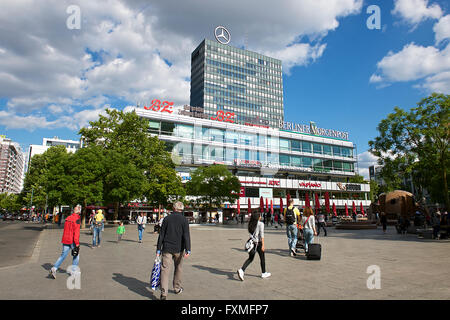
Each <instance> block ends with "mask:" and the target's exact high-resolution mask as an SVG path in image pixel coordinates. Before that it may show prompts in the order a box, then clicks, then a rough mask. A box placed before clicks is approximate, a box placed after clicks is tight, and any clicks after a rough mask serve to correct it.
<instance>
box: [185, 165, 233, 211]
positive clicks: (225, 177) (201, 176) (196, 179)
mask: <svg viewBox="0 0 450 320" xmlns="http://www.w3.org/2000/svg"><path fill="white" fill-rule="evenodd" d="M191 177H192V179H191V180H190V181H189V182H188V183H187V186H186V187H187V194H188V195H191V196H196V197H198V198H197V200H198V202H199V203H201V204H202V205H204V206H205V207H206V208H207V209H208V210H209V211H211V210H212V209H213V208H219V207H220V206H221V205H222V204H223V203H224V202H230V203H234V202H235V201H236V200H237V199H238V198H239V191H240V187H241V183H240V182H239V179H238V178H237V177H235V176H233V174H232V173H231V172H230V171H229V170H228V169H227V167H226V166H224V165H218V164H215V165H210V166H208V167H199V168H197V169H196V170H195V171H194V172H193V173H192V174H191Z"/></svg>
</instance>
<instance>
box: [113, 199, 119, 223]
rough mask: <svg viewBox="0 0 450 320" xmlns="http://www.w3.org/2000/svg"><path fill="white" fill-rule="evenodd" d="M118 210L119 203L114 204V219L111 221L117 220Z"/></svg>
mask: <svg viewBox="0 0 450 320" xmlns="http://www.w3.org/2000/svg"><path fill="white" fill-rule="evenodd" d="M119 208H120V203H119V202H116V203H115V207H114V218H113V220H117V219H118V218H119Z"/></svg>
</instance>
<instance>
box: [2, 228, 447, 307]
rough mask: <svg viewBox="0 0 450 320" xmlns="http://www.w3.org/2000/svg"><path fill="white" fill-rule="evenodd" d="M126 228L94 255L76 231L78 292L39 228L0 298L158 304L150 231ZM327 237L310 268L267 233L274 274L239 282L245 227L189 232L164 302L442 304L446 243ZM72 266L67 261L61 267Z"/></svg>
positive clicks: (332, 233)
mask: <svg viewBox="0 0 450 320" xmlns="http://www.w3.org/2000/svg"><path fill="white" fill-rule="evenodd" d="M125 227H126V234H125V236H124V239H123V240H122V242H120V243H116V240H117V236H116V228H115V227H114V228H113V227H109V228H106V229H105V231H104V232H103V238H102V244H101V247H100V248H96V249H92V248H91V247H90V245H91V242H92V238H91V236H90V235H89V232H88V230H82V231H81V236H80V242H81V250H80V268H81V282H80V283H81V289H73V290H69V289H68V288H67V285H66V282H67V279H68V277H69V275H68V274H67V273H65V272H58V273H57V277H56V279H51V278H49V277H48V270H49V269H50V268H51V266H52V264H53V263H54V262H55V261H56V259H57V258H58V257H59V254H60V252H61V237H62V229H50V228H47V229H44V230H43V231H42V232H41V233H40V235H39V237H38V239H39V240H38V241H37V242H35V243H36V245H35V247H34V250H30V253H29V257H28V258H27V259H26V260H20V261H18V262H20V264H19V265H14V266H6V267H1V268H0V287H1V288H2V290H1V292H0V299H108V300H110V299H157V298H159V295H160V292H159V290H158V291H152V290H151V288H150V285H149V278H150V272H151V268H152V266H153V261H154V258H155V251H156V241H157V239H158V234H153V233H152V231H153V226H152V225H148V226H147V228H146V232H145V234H144V242H143V243H142V244H139V243H138V241H137V237H138V234H137V230H136V229H137V228H136V226H135V225H126V226H125ZM328 230H329V233H328V236H327V237H320V243H321V244H322V253H323V254H322V260H320V261H309V260H306V258H305V257H304V255H303V254H300V255H298V256H297V257H290V256H289V255H288V250H287V239H286V234H285V229H284V228H283V230H280V229H275V228H273V227H268V228H266V231H265V243H266V266H267V271H268V272H271V273H272V276H271V277H270V278H268V279H262V278H261V277H260V275H261V269H260V264H259V257H258V256H256V257H255V260H254V261H253V263H252V264H251V265H250V266H249V267H248V269H247V271H246V274H245V281H244V282H241V281H240V280H238V278H237V275H236V270H237V269H238V268H239V267H241V266H242V264H243V262H244V261H245V259H246V258H247V256H248V255H247V253H246V252H244V250H243V246H244V243H245V241H246V240H247V236H248V233H247V231H246V229H245V226H236V225H230V226H214V225H202V226H191V241H192V255H191V256H190V257H189V258H188V259H187V260H185V261H184V268H183V272H184V274H183V279H184V282H183V287H184V292H183V293H182V294H181V295H175V294H173V291H170V292H169V296H168V299H169V300H185V299H190V300H191V299H192V300H216V299H238V300H251V299H258V300H265V299H270V300H278V299H281V300H286V299H333V300H340V299H368V300H374V299H375V300H377V299H450V287H449V285H448V276H449V274H450V255H449V252H450V241H448V240H441V241H435V240H429V239H418V238H417V236H416V235H412V234H409V235H406V236H402V235H399V234H397V233H396V231H395V229H394V227H389V228H388V233H387V234H383V232H382V230H381V228H379V229H377V230H353V231H348V230H335V229H334V228H328ZM19 240H20V239H19ZM19 240H18V241H19ZM22 255H23V254H22ZM70 264H71V256H70V255H69V256H68V257H67V259H66V261H64V263H63V265H62V268H63V269H66V268H67V267H68V266H69V265H70ZM371 265H377V266H379V267H380V270H381V289H373V290H369V289H368V288H367V279H368V277H369V276H370V274H367V273H366V272H367V268H368V266H371Z"/></svg>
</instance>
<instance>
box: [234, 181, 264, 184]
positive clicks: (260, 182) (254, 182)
mask: <svg viewBox="0 0 450 320" xmlns="http://www.w3.org/2000/svg"><path fill="white" fill-rule="evenodd" d="M239 182H240V183H246V184H267V182H263V181H239Z"/></svg>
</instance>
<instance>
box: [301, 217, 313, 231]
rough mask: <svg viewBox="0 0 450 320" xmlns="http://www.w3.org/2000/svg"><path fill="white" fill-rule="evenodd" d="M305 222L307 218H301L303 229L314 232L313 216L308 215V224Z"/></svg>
mask: <svg viewBox="0 0 450 320" xmlns="http://www.w3.org/2000/svg"><path fill="white" fill-rule="evenodd" d="M306 220H308V217H303V218H302V226H303V225H304V228H305V229H311V230H314V225H315V224H316V222H315V221H314V220H315V219H314V216H313V215H310V216H309V220H308V222H306ZM305 222H306V224H305Z"/></svg>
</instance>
